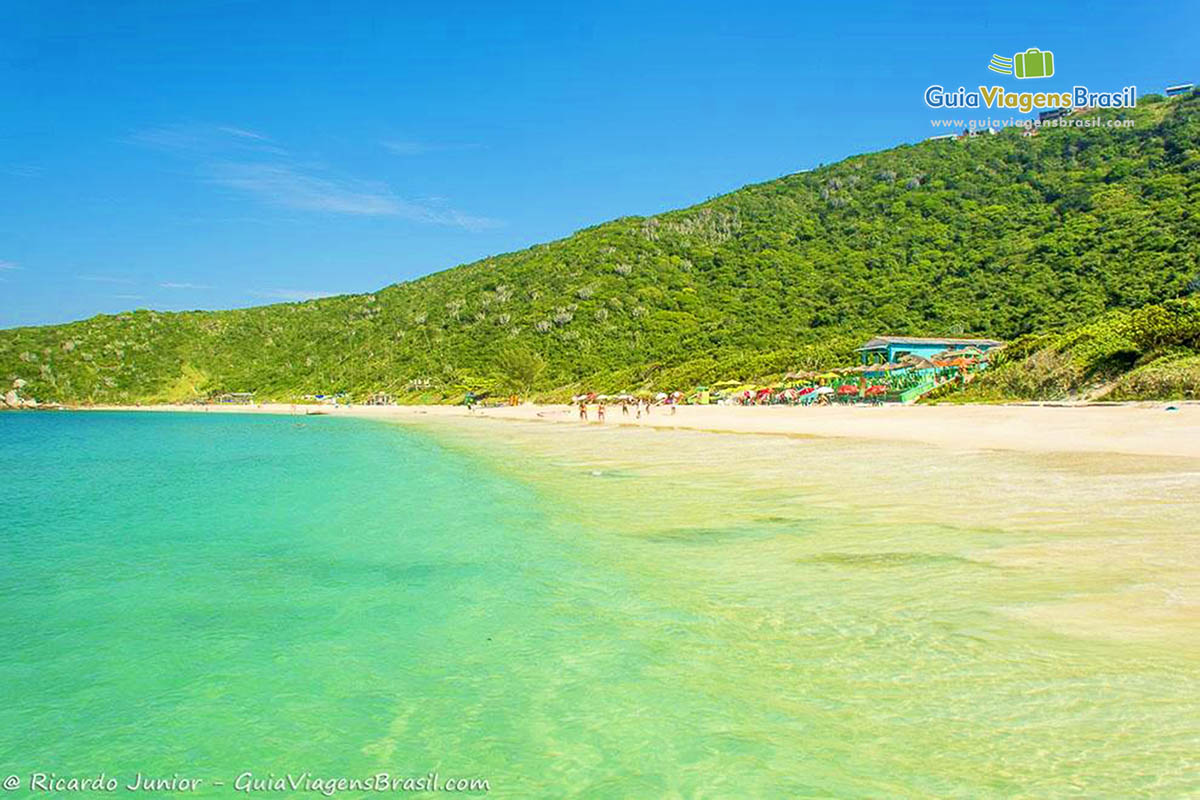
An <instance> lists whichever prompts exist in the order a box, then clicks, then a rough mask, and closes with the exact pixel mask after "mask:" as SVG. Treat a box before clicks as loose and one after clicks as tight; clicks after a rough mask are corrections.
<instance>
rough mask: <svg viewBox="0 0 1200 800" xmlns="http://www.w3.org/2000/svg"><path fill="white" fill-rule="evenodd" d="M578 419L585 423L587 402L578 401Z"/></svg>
mask: <svg viewBox="0 0 1200 800" xmlns="http://www.w3.org/2000/svg"><path fill="white" fill-rule="evenodd" d="M579 419H580V421H581V422H587V401H586V400H580V401H579Z"/></svg>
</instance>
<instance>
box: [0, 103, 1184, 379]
mask: <svg viewBox="0 0 1200 800" xmlns="http://www.w3.org/2000/svg"><path fill="white" fill-rule="evenodd" d="M1107 116H1108V117H1109V118H1112V117H1115V116H1117V115H1116V114H1112V113H1110V114H1108V115H1107ZM1124 116H1127V117H1129V118H1132V119H1134V120H1136V126H1135V127H1133V128H1132V129H1113V128H1105V127H1092V128H1078V129H1044V130H1043V131H1042V132H1041V133H1040V134H1039V135H1038V136H1036V137H1023V136H1021V135H1020V133H1019V132H1018V131H1016V130H1007V131H1004V132H1002V133H1001V134H1000V135H996V136H980V137H976V138H973V139H971V140H968V141H961V142H955V141H938V142H923V143H920V144H917V145H906V146H901V147H897V148H895V149H892V150H888V151H884V152H880V153H875V154H870V155H864V156H856V157H853V158H849V159H847V160H845V161H842V162H840V163H838V164H834V165H832V166H829V167H824V168H821V169H817V170H814V171H811V172H807V173H802V174H795V175H790V176H787V177H784V178H780V179H778V180H774V181H770V182H768V183H763V184H759V185H755V186H748V187H746V188H743V189H741V190H738V191H736V192H732V193H730V194H728V195H724V196H722V197H718V198H715V199H713V200H711V201H709V202H706V203H702V204H700V205H697V206H693V207H691V208H687V209H683V210H679V211H672V212H669V213H664V214H661V215H658V216H655V217H650V218H622V219H617V220H614V221H611V222H608V223H604V224H602V225H598V226H596V227H593V228H588V229H586V230H583V231H580V232H578V233H576V234H574V235H573V236H570V237H568V238H566V239H562V240H560V241H556V242H552V243H548V244H542V245H536V246H534V247H531V248H529V249H527V250H523V251H520V252H515V253H509V254H506V255H501V256H496V257H494V258H488V259H485V260H483V261H479V262H476V263H473V264H468V265H465V266H460V267H456V268H453V269H449V270H446V271H444V272H440V273H436V274H433V275H430V276H428V277H425V278H422V279H420V280H416V281H411V282H407V283H402V284H397V285H394V286H389V287H387V288H385V289H381V290H380V291H378V292H375V293H373V294H369V295H346V296H341V297H332V298H326V299H322V300H314V301H310V302H305V303H295V304H283V305H274V306H265V307H260V308H252V309H244V310H235V311H218V312H189V313H157V312H153V311H137V312H130V313H127V314H121V315H114V316H99V317H95V318H93V319H89V320H86V321H82V322H76V323H71V324H66V325H55V326H47V327H35V328H19V329H12V330H6V331H0V376H3V377H5V378H7V379H8V380H15V379H20V380H24V381H25V382H26V383H27V385H26V387H25V389H24V390H23V393H24V394H26V395H27V396H32V397H36V398H37V399H39V400H42V401H54V400H58V401H73V402H87V401H94V402H132V401H149V400H184V399H188V398H191V397H196V396H203V395H207V394H210V393H214V392H219V391H254V392H256V393H258V395H259V397H260V398H263V399H268V398H270V399H280V400H284V399H291V398H294V397H296V396H298V395H303V394H308V393H325V392H335V391H347V392H349V393H351V394H352V395H355V396H359V397H361V396H363V395H365V394H367V393H369V392H371V391H377V390H380V391H391V392H394V393H401V394H404V390H405V387H407V386H410V383H411V382H413V381H416V382H417V385H420V386H428V387H430V389H429V390H428V391H418V392H410V393H407V394H404V396H405V397H408V398H414V397H418V396H419V397H421V398H423V399H426V400H429V399H438V398H439V397H441V396H442V395H443V394H445V395H447V396H449V395H452V394H454V393H455V392H456V391H461V390H462V388H463V387H483V388H486V386H487V384H488V383H489V379H490V377H491V376H492V374H493V372H494V362H495V359H496V358H497V356H498V354H500V353H501V352H503V351H504V350H506V349H510V350H511V349H513V348H517V349H520V350H522V351H531V352H536V353H539V354H540V355H541V356H542V357H543V358H544V359H545V362H546V364H547V368H546V369H545V371H544V372H543V373H542V374H541V377H540V379H539V387H540V388H542V389H544V390H550V389H553V388H555V387H558V388H560V389H562V388H570V387H573V386H579V385H584V384H586V385H588V386H592V387H595V388H597V389H610V388H611V389H615V388H622V387H630V388H631V387H635V386H647V387H650V386H654V387H662V388H667V387H670V388H676V387H683V386H687V385H691V384H694V383H696V382H704V381H710V380H714V379H719V378H741V377H749V376H752V375H768V374H775V373H782V372H784V371H787V370H789V369H795V368H804V367H813V366H820V365H822V364H825V363H829V362H831V361H832V360H835V359H842V358H846V357H848V356H849V354H850V349H851V348H852V346H853V345H854V344H856V343H857V341H858V340H859V339H861V338H862V337H865V336H868V335H871V334H877V333H892V334H914V335H916V334H949V333H954V334H958V333H966V334H971V333H976V334H985V335H989V336H994V337H999V338H1004V339H1009V338H1013V337H1018V336H1021V335H1023V334H1028V333H1031V332H1035V331H1047V330H1057V329H1062V328H1065V327H1067V326H1069V325H1071V324H1075V323H1081V322H1084V321H1086V320H1090V319H1094V318H1096V317H1097V316H1099V315H1102V314H1104V313H1105V312H1106V311H1108V310H1110V309H1113V308H1118V309H1119V308H1135V307H1138V306H1142V305H1145V304H1148V303H1155V302H1160V301H1163V300H1166V299H1168V298H1173V297H1178V296H1181V295H1184V294H1187V293H1188V292H1189V291H1193V290H1195V289H1196V288H1198V287H1200V284H1198V283H1197V275H1198V274H1200V266H1198V260H1200V213H1198V212H1200V100H1197V99H1194V98H1188V99H1183V100H1171V101H1166V100H1162V99H1161V98H1153V97H1152V98H1144V99H1143V101H1142V105H1141V107H1139V108H1138V109H1137V110H1135V111H1132V112H1128V113H1127V114H1125V115H1124Z"/></svg>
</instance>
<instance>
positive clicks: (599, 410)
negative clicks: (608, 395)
mask: <svg viewBox="0 0 1200 800" xmlns="http://www.w3.org/2000/svg"><path fill="white" fill-rule="evenodd" d="M596 419H598V420H599V421H600V423H601V424H603V423H604V402H603V401H601V402H600V403H599V404H597V406H596Z"/></svg>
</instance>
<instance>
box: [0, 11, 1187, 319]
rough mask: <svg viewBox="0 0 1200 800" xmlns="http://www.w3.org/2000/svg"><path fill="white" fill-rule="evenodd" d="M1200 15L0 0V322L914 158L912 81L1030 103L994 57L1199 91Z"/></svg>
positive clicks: (551, 230) (366, 275)
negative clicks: (885, 154)
mask: <svg viewBox="0 0 1200 800" xmlns="http://www.w3.org/2000/svg"><path fill="white" fill-rule="evenodd" d="M1198 23H1200V5H1198V4H1194V3H1179V4H1169V5H1164V7H1163V8H1161V9H1155V8H1152V7H1148V6H1144V5H1140V4H1132V3H1119V4H1118V3H1096V4H1092V5H1090V6H1088V7H1087V9H1086V10H1082V7H1080V6H1078V5H1074V4H1068V3H1061V4H1055V3H1045V2H1042V3H1030V4H1025V3H1020V2H996V3H988V2H977V3H961V2H960V3H947V4H944V5H939V4H936V3H928V2H926V3H920V4H912V5H906V4H895V3H880V2H861V3H857V4H854V5H847V4H838V3H820V4H807V3H795V2H780V3H760V2H754V1H753V0H750V1H748V2H741V3H736V4H730V3H728V2H707V0H694V1H693V2H688V3H678V4H671V5H665V4H655V3H647V2H637V3H634V2H629V3H626V2H607V3H604V4H595V5H594V6H590V5H585V4H569V3H557V2H556V3H520V2H518V3H511V4H508V3H453V2H451V3H440V4H434V3H420V4H416V3H404V2H386V3H385V2H378V3H364V2H353V1H351V2H339V3H304V2H296V3H287V4H282V3H240V2H191V1H190V0H172V1H171V2H166V3H164V2H160V1H156V2H145V3H140V2H118V3H58V2H52V1H51V0H43V1H42V2H34V3H26V2H18V1H17V0H0V25H2V26H3V27H2V28H0V30H3V33H2V34H0V96H3V97H4V98H5V102H3V103H2V104H0V297H2V298H3V301H2V302H0V326H3V327H10V326H14V325H25V324H38V323H46V322H59V321H66V320H70V319H78V318H84V317H87V316H91V315H93V314H96V313H108V312H116V311H121V310H125V309H129V308H142V307H149V308H157V309H164V310H182V309H191V308H228V307H235V306H245V305H256V304H261V303H267V302H276V301H280V300H291V299H299V298H303V297H307V296H312V295H315V294H324V293H341V292H352V291H367V290H371V289H376V288H379V287H381V286H385V285H387V284H390V283H394V282H396V281H399V280H405V279H409V278H413V277H417V276H420V275H423V274H426V273H429V272H432V271H436V270H439V269H444V268H446V267H450V266H453V265H455V264H459V263H465V262H469V261H473V260H475V259H477V258H480V257H482V256H486V255H489V254H493V253H499V252H505V251H508V250H513V249H520V248H523V247H525V246H528V245H530V244H533V243H535V242H539V241H545V240H549V239H555V238H559V237H562V236H566V235H569V234H570V233H571V232H573V231H575V230H578V229H579V228H581V227H586V226H588V225H592V224H595V223H598V222H601V221H603V220H606V219H610V218H612V217H616V216H623V215H628V214H650V213H654V212H657V211H661V210H665V209H669V208H674V207H679V206H685V205H689V204H691V203H695V202H699V201H702V200H704V199H706V198H708V197H711V196H713V195H716V194H721V193H723V192H727V191H730V190H732V189H736V188H738V187H739V186H743V185H745V184H747V183H753V182H758V181H762V180H768V179H770V178H773V177H777V176H779V175H783V174H787V173H790V172H795V171H797V170H800V169H805V168H809V167H813V166H816V165H818V164H821V163H830V162H833V161H837V160H839V159H841V158H844V157H846V156H848V155H852V154H855V153H860V152H865V151H871V150H876V149H881V148H885V147H889V146H892V145H895V144H898V143H901V142H905V141H915V140H918V139H921V138H924V137H925V136H928V135H930V134H931V133H933V132H934V131H931V129H930V119H931V118H934V117H936V116H938V115H937V114H936V113H935V112H933V111H931V110H929V109H926V108H925V106H924V104H923V103H922V99H921V98H922V93H923V91H924V89H925V87H927V86H928V85H930V84H931V83H941V84H943V85H946V86H948V87H957V86H958V85H960V84H961V85H966V86H967V87H969V88H970V87H974V86H977V85H979V84H980V83H985V84H989V85H990V84H993V83H1000V84H1002V85H1007V86H1008V87H1009V88H1018V84H1021V83H1025V84H1028V82H1027V81H1025V82H1020V81H1016V80H1015V79H1011V78H1008V79H1001V78H1000V77H999V76H997V75H995V74H993V73H990V72H988V71H987V70H986V65H987V62H988V59H989V58H990V56H991V54H992V53H998V54H1001V55H1005V54H1008V55H1011V54H1012V53H1013V52H1016V51H1020V50H1024V49H1026V48H1027V47H1033V46H1036V47H1041V48H1043V49H1049V50H1052V51H1054V53H1055V58H1056V69H1057V75H1056V77H1055V79H1053V81H1050V80H1048V81H1046V82H1045V84H1046V88H1051V84H1052V83H1053V87H1055V88H1057V87H1059V86H1061V87H1064V88H1069V87H1070V86H1071V85H1072V84H1074V83H1082V84H1086V85H1088V86H1089V87H1091V88H1093V89H1103V90H1109V89H1119V88H1121V87H1123V86H1125V85H1128V84H1131V83H1132V84H1136V85H1137V86H1138V88H1139V91H1140V92H1141V93H1146V92H1148V91H1151V90H1160V89H1161V88H1162V86H1163V85H1164V84H1165V83H1167V82H1171V81H1175V80H1192V79H1196V78H1200V63H1198V62H1200V59H1198V58H1197V57H1196V52H1197V51H1196V46H1195V43H1196V31H1197V30H1198V29H1200V25H1198ZM1019 88H1022V89H1026V88H1031V87H1030V86H1027V85H1026V86H1019ZM1039 88H1040V87H1039Z"/></svg>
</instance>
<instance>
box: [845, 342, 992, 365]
mask: <svg viewBox="0 0 1200 800" xmlns="http://www.w3.org/2000/svg"><path fill="white" fill-rule="evenodd" d="M1002 344H1004V343H1003V342H999V341H996V340H995V339H923V338H919V337H912V336H876V337H875V338H874V339H872V340H870V341H869V342H867V343H866V344H864V345H863V346H862V347H858V348H855V352H856V353H858V354H859V357H860V359H861V360H862V363H864V364H888V363H896V362H898V361H899V360H900V359H902V358H904V357H905V356H907V355H915V356H920V357H921V358H926V359H931V358H933V356H935V355H939V354H941V353H946V352H947V351H949V352H953V351H956V350H965V349H967V348H968V347H973V348H975V349H977V350H978V351H979V352H981V353H986V352H987V351H988V350H991V349H992V348H993V347H999V346H1000V345H1002Z"/></svg>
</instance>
